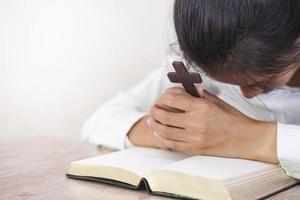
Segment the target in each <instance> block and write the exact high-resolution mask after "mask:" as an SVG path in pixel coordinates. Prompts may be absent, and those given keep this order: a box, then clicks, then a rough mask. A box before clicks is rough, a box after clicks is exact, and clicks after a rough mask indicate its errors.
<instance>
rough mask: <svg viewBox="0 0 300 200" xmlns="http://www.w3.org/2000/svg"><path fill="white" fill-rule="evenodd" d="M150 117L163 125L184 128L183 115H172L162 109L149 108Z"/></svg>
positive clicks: (184, 117) (184, 118)
mask: <svg viewBox="0 0 300 200" xmlns="http://www.w3.org/2000/svg"><path fill="white" fill-rule="evenodd" d="M149 114H150V116H151V117H152V118H154V119H155V120H157V121H159V122H160V123H162V124H164V125H170V126H175V127H179V128H185V125H186V122H185V120H186V116H185V113H174V112H169V111H166V110H164V109H161V108H158V107H157V106H152V107H151V108H150V113H149Z"/></svg>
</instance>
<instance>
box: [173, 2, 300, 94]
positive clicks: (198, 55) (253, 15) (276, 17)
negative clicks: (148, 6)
mask: <svg viewBox="0 0 300 200" xmlns="http://www.w3.org/2000/svg"><path fill="white" fill-rule="evenodd" d="M174 24H175V30H176V34H177V38H178V42H179V45H180V48H181V50H182V51H183V54H184V56H185V58H186V59H187V60H188V61H191V62H193V63H195V64H196V65H198V66H200V67H201V69H202V70H204V71H205V72H206V73H207V74H208V75H209V76H211V77H212V78H214V79H216V80H219V81H222V82H226V83H231V84H236V85H239V86H240V87H241V90H242V91H243V93H244V95H245V96H246V97H253V96H255V95H257V94H259V93H262V92H268V91H270V90H272V88H274V87H277V86H282V85H285V84H286V83H287V82H288V80H289V79H290V78H291V77H292V75H293V74H294V73H295V71H296V69H297V67H298V66H299V61H300V1H299V0H243V1H240V0H176V1H175V5H174ZM297 40H298V41H297Z"/></svg>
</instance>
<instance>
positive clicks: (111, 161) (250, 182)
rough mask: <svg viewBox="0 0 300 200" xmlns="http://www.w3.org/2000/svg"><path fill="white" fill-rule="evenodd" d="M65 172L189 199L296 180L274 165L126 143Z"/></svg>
mask: <svg viewBox="0 0 300 200" xmlns="http://www.w3.org/2000/svg"><path fill="white" fill-rule="evenodd" d="M67 176H68V177H71V178H78V179H84V180H92V181H98V182H103V183H109V184H113V185H118V186H122V187H127V188H132V189H139V190H145V191H147V192H148V193H150V194H155V195H162V196H169V197H180V198H191V199H217V200H219V199H258V198H262V197H265V196H268V195H270V194H272V193H276V192H278V191H281V190H283V189H285V188H287V187H289V186H292V185H295V184H296V183H297V180H296V179H293V178H291V177H288V176H287V175H285V173H284V171H283V170H282V169H281V168H280V167H279V166H278V165H272V164H267V163H261V162H256V161H250V160H242V159H231V158H220V157H211V156H191V155H187V154H183V153H178V152H174V151H167V150H160V149H152V148H141V147H137V148H131V149H127V150H123V151H117V152H113V153H109V154H105V155H101V156H96V157H92V158H88V159H84V160H79V161H75V162H72V164H71V167H70V170H69V172H68V173H67Z"/></svg>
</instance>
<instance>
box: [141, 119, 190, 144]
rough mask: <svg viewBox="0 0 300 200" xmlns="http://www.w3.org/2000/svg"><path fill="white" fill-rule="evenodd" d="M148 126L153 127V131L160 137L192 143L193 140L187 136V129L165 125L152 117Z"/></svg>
mask: <svg viewBox="0 0 300 200" xmlns="http://www.w3.org/2000/svg"><path fill="white" fill-rule="evenodd" d="M147 124H148V125H149V126H150V127H151V129H152V130H153V131H154V132H156V133H158V134H159V135H160V136H162V137H164V138H166V139H171V140H177V141H184V142H190V140H191V139H190V137H189V135H188V134H186V132H185V129H183V128H176V127H171V126H166V125H163V124H161V123H159V122H157V121H155V120H154V119H153V118H151V117H150V118H148V119H147Z"/></svg>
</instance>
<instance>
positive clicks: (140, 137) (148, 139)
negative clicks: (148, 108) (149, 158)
mask: <svg viewBox="0 0 300 200" xmlns="http://www.w3.org/2000/svg"><path fill="white" fill-rule="evenodd" d="M148 118H149V115H146V116H144V117H143V118H141V119H140V120H139V121H137V122H136V123H135V124H134V125H133V126H132V128H131V129H130V131H129V132H128V133H127V136H128V139H129V141H130V142H131V143H132V144H134V145H136V146H143V147H157V145H156V141H155V137H154V136H153V133H152V129H151V128H150V127H149V126H148V125H147V122H146V120H147V119H148Z"/></svg>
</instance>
